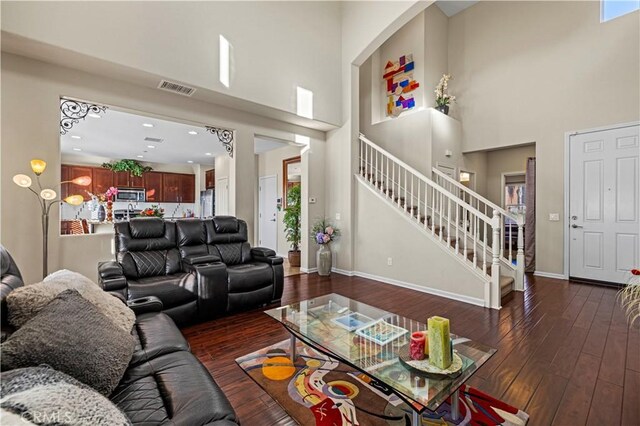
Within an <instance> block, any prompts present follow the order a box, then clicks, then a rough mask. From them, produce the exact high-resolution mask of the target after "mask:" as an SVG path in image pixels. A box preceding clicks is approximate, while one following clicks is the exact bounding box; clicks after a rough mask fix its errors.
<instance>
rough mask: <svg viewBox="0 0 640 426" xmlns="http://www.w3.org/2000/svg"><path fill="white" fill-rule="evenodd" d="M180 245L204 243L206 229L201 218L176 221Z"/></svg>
mask: <svg viewBox="0 0 640 426" xmlns="http://www.w3.org/2000/svg"><path fill="white" fill-rule="evenodd" d="M176 231H177V234H178V245H179V246H196V245H204V243H205V242H206V236H207V233H206V230H205V227H204V222H203V221H201V220H199V219H185V220H178V221H177V222H176Z"/></svg>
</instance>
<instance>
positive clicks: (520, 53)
mask: <svg viewBox="0 0 640 426" xmlns="http://www.w3.org/2000/svg"><path fill="white" fill-rule="evenodd" d="M449 68H450V71H451V73H452V74H453V78H454V80H452V82H451V86H450V87H451V92H452V93H453V94H455V95H457V96H458V102H457V104H456V105H455V109H456V110H457V112H456V113H457V114H459V116H460V117H461V121H462V123H463V135H464V136H463V144H464V149H465V151H467V152H468V151H477V150H482V149H489V148H497V147H505V146H510V145H516V144H522V143H530V142H534V141H535V142H536V157H537V166H538V170H539V173H538V175H537V178H538V179H537V195H538V203H537V221H536V223H537V227H536V234H537V235H538V236H540V238H538V239H537V252H536V257H537V268H538V270H539V271H544V272H550V273H558V274H559V273H562V272H563V230H564V221H563V220H560V221H559V222H550V221H549V220H548V216H549V213H560V217H561V218H562V217H563V208H564V206H563V200H564V190H563V184H562V182H563V174H564V159H563V150H564V137H565V132H567V131H573V130H580V129H586V128H592V127H598V126H605V125H612V124H617V123H625V122H631V121H635V120H638V119H639V116H640V96H639V94H640V81H639V80H640V79H639V78H638V70H640V17H639V12H637V11H636V12H633V13H631V14H628V15H625V16H622V17H620V18H617V19H614V20H612V21H609V22H605V23H600V2H599V1H562V2H544V1H539V2H526V1H523V2H520V1H518V2H515V1H514V2H500V1H496V2H493V1H482V2H479V3H477V4H476V5H474V6H472V7H470V8H469V9H467V10H465V11H463V12H461V13H459V14H458V15H455V16H453V17H452V18H451V19H450V20H449ZM542 236H544V238H542Z"/></svg>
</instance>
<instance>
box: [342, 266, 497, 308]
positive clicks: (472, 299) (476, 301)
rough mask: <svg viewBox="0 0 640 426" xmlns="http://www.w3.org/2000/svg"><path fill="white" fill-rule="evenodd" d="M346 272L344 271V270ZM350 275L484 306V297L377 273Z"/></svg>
mask: <svg viewBox="0 0 640 426" xmlns="http://www.w3.org/2000/svg"><path fill="white" fill-rule="evenodd" d="M345 272H346V271H345ZM350 276H356V277H361V278H367V279H370V280H374V281H380V282H383V283H386V284H391V285H396V286H398V287H404V288H408V289H410V290H415V291H419V292H421V293H428V294H433V295H434V296H440V297H445V298H447V299H453V300H457V301H459V302H464V303H469V304H471V305H476V306H481V307H483V308H484V307H485V306H484V299H479V298H476V297H470V296H463V295H461V294H456V293H451V292H448V291H445V290H439V289H437V288H432V287H425V286H421V285H418V284H413V283H408V282H406V281H400V280H396V279H393V278H387V277H381V276H379V275H373V274H368V273H366V272H360V271H353V272H351V275H350Z"/></svg>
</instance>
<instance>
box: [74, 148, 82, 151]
mask: <svg viewBox="0 0 640 426" xmlns="http://www.w3.org/2000/svg"><path fill="white" fill-rule="evenodd" d="M73 150H74V151H82V150H81V149H80V148H73Z"/></svg>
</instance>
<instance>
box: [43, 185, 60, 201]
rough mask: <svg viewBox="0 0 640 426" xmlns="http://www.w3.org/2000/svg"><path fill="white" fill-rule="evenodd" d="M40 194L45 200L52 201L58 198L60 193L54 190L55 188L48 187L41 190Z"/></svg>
mask: <svg viewBox="0 0 640 426" xmlns="http://www.w3.org/2000/svg"><path fill="white" fill-rule="evenodd" d="M40 196H41V197H42V198H44V199H45V200H47V201H50V200H53V199H54V198H56V197H57V196H58V194H56V191H54V190H53V189H49V188H47V189H43V190H42V191H40Z"/></svg>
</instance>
